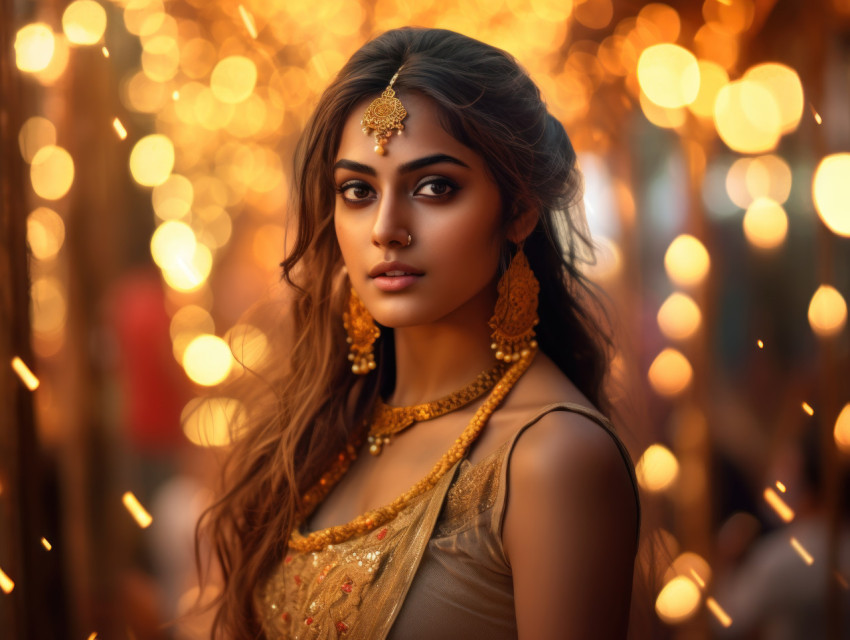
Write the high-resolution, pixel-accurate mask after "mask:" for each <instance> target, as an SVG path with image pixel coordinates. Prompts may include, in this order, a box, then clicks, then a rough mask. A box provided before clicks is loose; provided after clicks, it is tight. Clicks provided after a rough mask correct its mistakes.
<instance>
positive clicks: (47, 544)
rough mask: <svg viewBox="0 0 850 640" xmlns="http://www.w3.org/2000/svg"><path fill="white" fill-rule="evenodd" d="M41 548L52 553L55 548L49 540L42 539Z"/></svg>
mask: <svg viewBox="0 0 850 640" xmlns="http://www.w3.org/2000/svg"><path fill="white" fill-rule="evenodd" d="M41 546H42V547H44V548H45V549H47V550H48V551H50V550H51V549H52V548H53V545H52V544H50V542H48V540H47V538H42V539H41Z"/></svg>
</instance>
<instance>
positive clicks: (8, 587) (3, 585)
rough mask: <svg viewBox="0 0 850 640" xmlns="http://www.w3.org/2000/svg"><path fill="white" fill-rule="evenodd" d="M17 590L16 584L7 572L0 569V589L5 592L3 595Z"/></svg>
mask: <svg viewBox="0 0 850 640" xmlns="http://www.w3.org/2000/svg"><path fill="white" fill-rule="evenodd" d="M14 588H15V583H14V582H13V581H12V579H11V578H10V577H9V576H7V575H6V572H5V571H3V569H0V589H2V590H3V593H12V590H13V589H14Z"/></svg>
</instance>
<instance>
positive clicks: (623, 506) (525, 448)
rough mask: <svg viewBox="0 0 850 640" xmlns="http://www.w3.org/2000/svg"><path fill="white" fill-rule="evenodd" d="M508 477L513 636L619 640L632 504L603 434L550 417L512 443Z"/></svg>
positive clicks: (632, 542) (586, 423)
mask: <svg viewBox="0 0 850 640" xmlns="http://www.w3.org/2000/svg"><path fill="white" fill-rule="evenodd" d="M508 476H509V477H508V493H507V496H508V498H507V504H506V508H505V514H504V522H503V530H502V542H503V545H504V551H505V555H506V557H507V560H508V562H509V563H510V566H511V571H512V574H513V582H514V592H515V602H516V614H517V624H518V628H519V631H520V633H519V636H520V637H521V638H525V637H528V638H537V639H541V638H542V639H549V638H553V639H554V638H558V637H564V635H559V634H561V633H562V631H564V630H568V633H567V634H566V635H569V636H570V637H577V638H589V637H594V638H606V639H607V638H624V637H625V630H626V628H627V626H628V611H629V600H630V596H631V586H632V572H633V570H634V558H635V551H636V535H635V534H636V531H637V521H638V506H637V502H636V500H635V493H634V489H633V485H632V481H631V478H630V474H629V470H628V466H627V463H626V461H625V460H624V458H623V455H622V453H621V452H620V449H619V447H618V446H617V443H616V441H615V440H614V438H613V437H612V435H611V434H610V433H609V432H608V431H607V430H606V428H605V427H603V426H601V425H600V424H598V423H597V422H595V421H594V420H592V419H591V418H589V417H586V416H584V415H581V414H579V413H574V412H568V411H551V412H549V413H546V414H545V415H543V416H542V417H541V418H540V419H539V420H538V421H537V422H535V423H534V424H532V425H530V426H529V427H528V428H526V429H525V431H524V432H523V433H522V434H521V435H520V436H519V438H518V439H517V441H516V444H515V447H514V450H513V452H512V454H511V458H510V465H509V467H508ZM554 630H557V631H554Z"/></svg>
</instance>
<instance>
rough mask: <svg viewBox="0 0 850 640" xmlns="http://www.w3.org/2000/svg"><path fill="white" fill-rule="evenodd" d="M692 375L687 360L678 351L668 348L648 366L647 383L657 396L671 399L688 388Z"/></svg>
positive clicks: (691, 369)
mask: <svg viewBox="0 0 850 640" xmlns="http://www.w3.org/2000/svg"><path fill="white" fill-rule="evenodd" d="M693 373H694V372H693V367H691V363H690V362H688V359H687V358H686V357H685V356H684V355H683V354H682V353H681V352H680V351H678V350H676V349H673V348H670V347H668V348H666V349H664V350H663V351H662V352H661V353H659V354H658V355H657V356H656V357H655V360H653V361H652V364H651V365H650V366H649V383H650V384H651V385H652V388H653V389H654V390H655V392H656V393H658V394H659V395H662V396H667V397H672V396H676V395H678V394H680V393H682V391H684V390H685V389H687V388H688V385H690V383H691V378H693Z"/></svg>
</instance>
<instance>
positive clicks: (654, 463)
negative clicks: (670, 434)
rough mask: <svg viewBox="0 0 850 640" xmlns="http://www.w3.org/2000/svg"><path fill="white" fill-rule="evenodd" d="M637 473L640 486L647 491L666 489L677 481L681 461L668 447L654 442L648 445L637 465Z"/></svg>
mask: <svg viewBox="0 0 850 640" xmlns="http://www.w3.org/2000/svg"><path fill="white" fill-rule="evenodd" d="M635 475H636V476H637V480H638V483H639V484H640V486H641V487H643V488H644V489H646V490H647V491H652V492H658V491H664V490H665V489H668V488H669V487H670V486H671V485H672V484H673V483H674V482H675V481H676V478H677V477H678V475H679V462H678V461H677V460H676V456H674V455H673V453H672V452H671V451H670V450H669V449H668V448H667V447H665V446H664V445H661V444H653V445H650V446H649V447H647V449H646V451H644V452H643V454H642V455H641V457H640V459H639V460H638V463H637V465H635Z"/></svg>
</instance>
